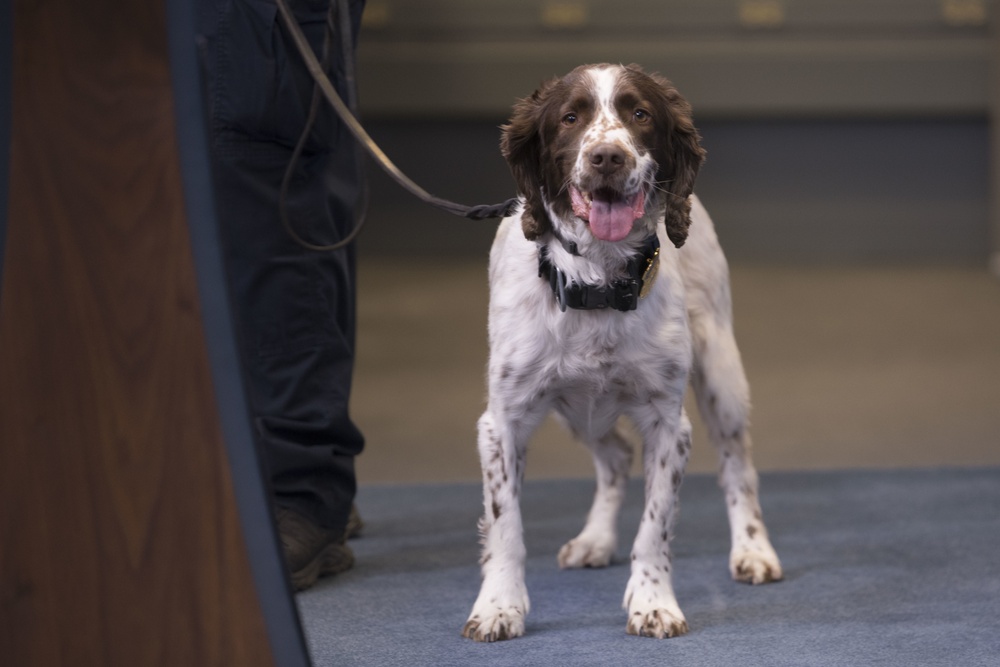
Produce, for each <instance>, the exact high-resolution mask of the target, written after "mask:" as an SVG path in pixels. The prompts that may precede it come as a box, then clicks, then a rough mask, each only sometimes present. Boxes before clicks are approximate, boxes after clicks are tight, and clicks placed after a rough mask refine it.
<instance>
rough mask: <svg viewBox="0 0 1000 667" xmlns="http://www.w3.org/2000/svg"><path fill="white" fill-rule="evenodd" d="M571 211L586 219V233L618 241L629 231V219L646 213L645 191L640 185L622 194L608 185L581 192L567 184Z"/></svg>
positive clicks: (630, 221) (630, 229) (630, 226)
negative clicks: (571, 205) (634, 190)
mask: <svg viewBox="0 0 1000 667" xmlns="http://www.w3.org/2000/svg"><path fill="white" fill-rule="evenodd" d="M569 195H570V200H571V202H572V204H573V213H575V214H576V215H577V217H579V218H581V219H583V220H586V221H587V223H588V224H589V225H590V233H591V234H593V235H594V236H596V237H597V238H599V239H601V240H602V241H621V240H622V239H623V238H625V237H626V236H628V233H629V232H630V231H632V223H634V222H635V221H636V220H638V219H639V218H641V217H642V216H644V215H645V214H646V193H645V191H644V190H643V189H642V188H640V189H639V191H638V192H636V193H635V194H632V195H625V194H622V193H621V192H617V191H615V190H612V189H611V188H598V189H597V190H594V191H593V192H581V191H580V190H579V189H578V188H577V187H576V186H574V185H571V186H569Z"/></svg>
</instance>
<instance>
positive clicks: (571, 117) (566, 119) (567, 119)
mask: <svg viewBox="0 0 1000 667" xmlns="http://www.w3.org/2000/svg"><path fill="white" fill-rule="evenodd" d="M562 122H563V125H572V124H573V123H575V122H576V114H575V113H573V112H570V113H568V114H566V115H565V116H563V117H562Z"/></svg>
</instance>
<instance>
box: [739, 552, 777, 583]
mask: <svg viewBox="0 0 1000 667" xmlns="http://www.w3.org/2000/svg"><path fill="white" fill-rule="evenodd" d="M729 572H730V574H732V575H733V579H734V580H736V581H742V582H744V583H747V584H766V583H770V582H772V581H781V579H782V577H784V574H783V573H782V571H781V561H779V560H778V554H776V553H775V552H774V549H773V548H772V547H771V545H770V544H764V545H754V546H752V547H741V548H734V549H733V551H732V553H731V554H730V556H729Z"/></svg>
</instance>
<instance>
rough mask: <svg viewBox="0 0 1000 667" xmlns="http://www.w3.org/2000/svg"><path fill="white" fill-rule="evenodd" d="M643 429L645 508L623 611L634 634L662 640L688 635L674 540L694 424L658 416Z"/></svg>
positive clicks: (679, 416) (681, 419)
mask: <svg viewBox="0 0 1000 667" xmlns="http://www.w3.org/2000/svg"><path fill="white" fill-rule="evenodd" d="M677 412H680V409H679V407H678V408H677ZM671 421H672V422H673V423H672V424H671V423H670V422H671ZM640 429H641V430H642V431H643V435H644V436H645V450H644V466H645V473H646V505H645V508H644V510H643V515H642V520H641V522H640V523H639V532H638V534H637V535H636V538H635V544H634V546H633V548H632V575H631V577H630V578H629V581H628V587H627V588H626V589H625V600H624V603H623V606H624V607H625V608H626V609H627V610H628V627H627V629H628V633H629V634H630V635H639V636H642V637H656V638H657V639H663V638H664V637H676V636H677V635H682V634H684V633H686V632H687V631H688V625H687V621H686V620H685V619H684V614H683V613H682V612H681V609H680V606H679V605H678V604H677V598H676V597H675V596H674V587H673V582H672V580H671V555H670V538H671V533H672V531H673V526H674V522H675V521H676V517H677V509H678V492H679V491H680V485H681V480H682V479H683V476H684V467H685V465H686V464H687V459H688V455H689V453H690V451H691V424H690V423H689V422H688V420H687V417H686V416H684V415H682V414H680V415H677V416H675V417H674V418H673V419H672V420H671V419H669V418H668V417H657V418H655V419H653V420H652V421H651V422H650V423H648V424H645V425H642V424H640Z"/></svg>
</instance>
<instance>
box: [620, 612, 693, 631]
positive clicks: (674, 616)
mask: <svg viewBox="0 0 1000 667" xmlns="http://www.w3.org/2000/svg"><path fill="white" fill-rule="evenodd" d="M627 630H628V633H629V634H630V635H635V636H637V637H654V638H656V639H666V638H667V637H678V636H680V635H685V634H687V632H688V624H687V621H686V620H684V614H682V613H681V610H680V609H675V610H672V611H671V610H667V609H663V608H658V609H651V610H649V611H646V612H643V611H639V610H636V611H632V612H630V613H629V617H628V628H627Z"/></svg>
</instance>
